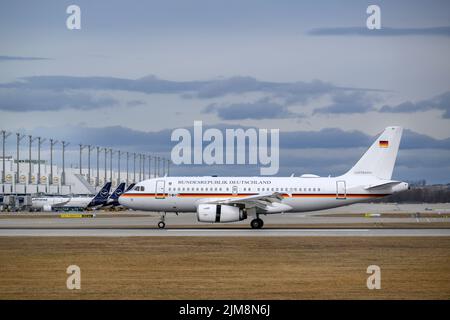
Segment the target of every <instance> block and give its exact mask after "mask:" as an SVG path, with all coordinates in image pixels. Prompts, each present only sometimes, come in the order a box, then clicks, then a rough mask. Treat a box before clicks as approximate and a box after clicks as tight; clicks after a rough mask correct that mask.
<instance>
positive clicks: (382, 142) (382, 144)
mask: <svg viewBox="0 0 450 320" xmlns="http://www.w3.org/2000/svg"><path fill="white" fill-rule="evenodd" d="M378 145H379V146H380V148H387V147H389V141H387V140H380V141H379V142H378Z"/></svg>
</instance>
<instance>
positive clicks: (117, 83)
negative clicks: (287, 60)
mask: <svg viewBox="0 0 450 320" xmlns="http://www.w3.org/2000/svg"><path fill="white" fill-rule="evenodd" d="M0 88H16V89H48V90H123V91H132V92H141V93H146V94H179V95H181V96H182V97H184V98H199V99H211V98H218V97H224V96H226V95H231V94H235V95H240V94H244V93H253V92H262V93H265V94H267V95H270V96H271V97H275V98H282V99H284V100H285V102H286V104H292V103H297V102H302V103H304V102H307V101H308V100H310V99H313V98H317V97H320V96H322V95H324V94H329V93H333V92H339V91H367V92H369V91H379V90H377V89H367V88H351V87H339V86H335V85H333V84H331V83H327V82H323V81H320V80H314V81H311V82H303V81H297V82H268V81H260V80H257V79H255V78H252V77H231V78H225V79H213V80H205V81H201V80H193V81H170V80H163V79H159V78H157V77H155V76H147V77H144V78H139V79H124V78H114V77H75V76H32V77H25V78H21V79H20V81H15V82H10V83H3V84H0Z"/></svg>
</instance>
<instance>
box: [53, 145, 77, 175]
mask: <svg viewBox="0 0 450 320" xmlns="http://www.w3.org/2000/svg"><path fill="white" fill-rule="evenodd" d="M58 142H59V141H58V140H53V139H50V181H49V182H50V183H49V184H53V146H54V145H55V144H57V143H58ZM80 159H81V158H80Z"/></svg>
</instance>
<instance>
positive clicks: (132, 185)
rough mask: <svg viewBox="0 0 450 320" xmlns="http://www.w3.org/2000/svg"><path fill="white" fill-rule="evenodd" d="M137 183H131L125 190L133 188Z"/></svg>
mask: <svg viewBox="0 0 450 320" xmlns="http://www.w3.org/2000/svg"><path fill="white" fill-rule="evenodd" d="M135 185H136V183H132V184H130V185H129V186H128V187H127V189H126V190H125V192H127V191H130V190H131V189H133V187H134V186H135Z"/></svg>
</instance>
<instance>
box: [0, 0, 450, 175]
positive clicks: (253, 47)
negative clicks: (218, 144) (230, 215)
mask: <svg viewBox="0 0 450 320" xmlns="http://www.w3.org/2000/svg"><path fill="white" fill-rule="evenodd" d="M71 4H76V5H78V6H79V7H80V8H81V30H68V29H67V28H66V19H67V17H68V14H67V13H66V8H67V7H68V6H69V5H71ZM369 4H378V5H379V6H380V8H381V26H382V29H381V30H373V31H372V30H368V29H367V28H366V19H367V17H368V15H367V14H366V8H367V6H368V5H369ZM449 56H450V2H448V1H376V2H374V1H370V2H369V1H345V2H343V1H311V2H306V1H305V2H303V1H257V0H249V1H234V0H231V1H230V0H228V1H213V0H196V1H106V0H103V1H79V0H78V1H32V2H31V1H11V0H6V1H2V2H1V3H0V70H1V72H0V129H5V130H8V131H11V132H16V131H20V132H23V133H27V134H33V135H42V136H45V137H49V138H51V137H54V138H56V139H66V140H68V141H70V142H71V147H72V149H73V150H72V151H69V152H73V155H75V153H76V152H75V148H76V145H77V144H78V143H80V142H81V143H85V144H88V143H91V144H95V145H101V146H111V147H113V148H116V149H121V150H125V151H127V150H128V151H141V152H146V153H155V154H156V153H157V154H160V155H165V156H167V155H168V154H169V153H170V150H171V149H172V147H173V146H174V145H175V143H174V142H171V141H170V134H171V132H172V130H173V129H176V128H179V127H186V128H189V127H192V125H193V122H194V121H195V120H202V121H203V123H204V125H205V126H208V127H215V128H220V129H225V128H236V127H244V128H279V129H280V130H281V135H280V145H281V149H280V164H281V168H280V171H279V174H280V175H288V174H289V175H290V174H291V173H296V174H301V173H316V174H320V175H328V174H331V175H336V174H341V173H343V172H345V171H346V170H347V169H348V168H349V167H350V166H351V165H352V164H353V163H354V162H355V161H356V160H357V159H358V158H359V157H360V156H361V154H362V153H363V152H364V150H365V148H366V147H367V146H368V145H369V144H370V143H371V141H372V139H373V138H374V137H375V135H376V134H377V133H379V132H381V131H382V130H383V129H384V127H386V126H388V125H401V126H403V127H404V128H405V136H404V140H403V142H402V145H401V151H400V154H399V158H398V163H397V167H396V169H395V173H394V177H395V178H398V179H406V180H418V179H426V180H427V181H429V182H433V183H442V182H445V183H447V182H450V59H449V58H448V57H449ZM13 147H14V140H13V139H12V138H9V139H8V150H12V148H13ZM23 147H24V149H25V147H26V146H25V145H24V146H23ZM74 159H75V158H74ZM57 161H58V160H57ZM74 161H76V160H74ZM257 169H258V168H256V167H245V166H244V167H242V166H230V165H228V166H214V167H212V168H211V167H207V166H195V167H189V166H183V167H178V168H173V171H172V172H173V173H174V174H226V175H237V174H243V175H252V174H258V172H259V170H257Z"/></svg>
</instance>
